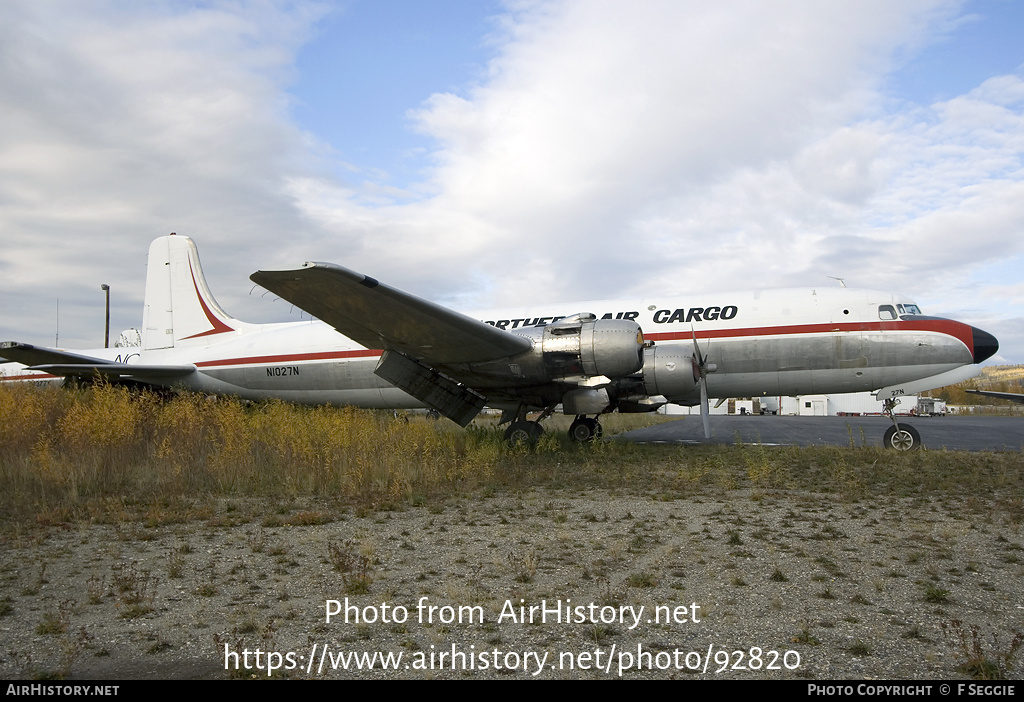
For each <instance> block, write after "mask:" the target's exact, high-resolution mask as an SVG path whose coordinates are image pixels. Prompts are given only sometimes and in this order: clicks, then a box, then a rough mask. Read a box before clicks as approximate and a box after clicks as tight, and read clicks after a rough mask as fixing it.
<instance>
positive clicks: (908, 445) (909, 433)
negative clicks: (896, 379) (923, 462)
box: [882, 397, 921, 451]
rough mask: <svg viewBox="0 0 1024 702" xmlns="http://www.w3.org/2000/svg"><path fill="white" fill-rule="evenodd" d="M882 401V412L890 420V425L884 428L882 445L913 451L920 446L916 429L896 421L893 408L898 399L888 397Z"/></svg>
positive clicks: (919, 437)
mask: <svg viewBox="0 0 1024 702" xmlns="http://www.w3.org/2000/svg"><path fill="white" fill-rule="evenodd" d="M884 402H885V404H884V406H883V409H882V414H884V415H885V416H887V417H888V418H889V419H891V420H892V426H891V427H889V428H888V429H886V430H885V434H884V435H883V437H882V445H883V446H884V447H885V448H891V449H896V450H897V451H915V450H917V449H919V448H921V435H920V434H919V433H918V432H917V429H915V428H914V427H912V426H910V425H909V424H906V423H904V424H902V425H901V424H900V423H899V422H897V421H896V413H895V409H896V405H898V404H899V402H900V401H899V400H897V399H896V398H894V397H890V398H889V399H887V400H885V401H884Z"/></svg>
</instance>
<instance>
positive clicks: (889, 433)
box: [882, 424, 921, 451]
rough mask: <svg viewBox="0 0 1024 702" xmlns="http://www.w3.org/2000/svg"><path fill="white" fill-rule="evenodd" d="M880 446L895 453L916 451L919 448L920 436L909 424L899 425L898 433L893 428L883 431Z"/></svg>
mask: <svg viewBox="0 0 1024 702" xmlns="http://www.w3.org/2000/svg"><path fill="white" fill-rule="evenodd" d="M882 444H883V445H884V446H885V447H886V448H891V449H895V450H897V451H916V450H917V449H919V448H921V435H920V434H918V433H917V429H915V428H914V427H912V426H910V425H909V424H900V429H899V431H896V427H895V426H891V427H889V428H888V429H886V430H885V436H884V437H883V438H882Z"/></svg>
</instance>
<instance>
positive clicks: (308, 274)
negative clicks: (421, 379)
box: [249, 263, 533, 365]
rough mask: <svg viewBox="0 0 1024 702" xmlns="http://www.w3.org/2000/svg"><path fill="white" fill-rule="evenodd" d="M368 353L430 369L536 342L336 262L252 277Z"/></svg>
mask: <svg viewBox="0 0 1024 702" xmlns="http://www.w3.org/2000/svg"><path fill="white" fill-rule="evenodd" d="M249 277H250V278H251V279H252V280H253V282H255V283H258V284H259V285H261V286H263V287H264V288H266V289H267V290H269V291H271V292H272V293H274V294H276V295H280V296H281V297H282V298H284V299H285V300H288V302H291V303H292V304H294V305H296V306H297V307H300V308H302V309H303V310H305V311H306V312H309V314H311V315H313V316H314V317H316V318H318V319H321V320H323V321H324V322H327V323H328V324H330V325H331V326H332V327H334V328H335V329H337V330H338V331H339V332H341V333H342V334H344V335H345V336H347V337H348V338H349V339H352V341H355V342H356V343H357V344H362V345H363V346H365V347H366V348H368V349H394V350H396V351H400V352H401V353H403V354H405V355H406V356H409V357H410V358H415V359H423V360H425V361H426V362H427V363H429V364H431V365H445V364H453V363H473V362H478V361H490V360H494V359H498V358H504V357H506V356H513V355H515V354H518V353H522V352H523V351H528V350H529V349H530V348H531V347H532V346H533V344H532V342H531V341H530V340H529V339H526V338H524V337H521V336H517V335H515V334H510V333H509V332H506V331H504V330H502V329H497V328H495V327H492V326H490V325H489V324H484V323H483V322H481V321H479V320H476V319H473V318H472V317H467V316H466V315H464V314H460V313H459V312H455V311H453V310H450V309H448V308H447V307H442V306H441V305H436V304H434V303H433V302H428V301H426V300H423V299H421V298H418V297H416V296H415V295H410V294H409V293H406V292H402V291H401V290H398V289H396V288H392V287H390V286H389V285H385V284H384V283H381V282H379V281H377V280H374V279H373V278H370V277H369V276H365V275H362V274H360V273H356V272H355V271H350V270H348V269H347V268H343V267H342V266H337V265H335V264H333V263H306V264H305V266H303V267H302V268H300V269H297V270H291V271H257V272H255V273H253V274H252V275H251V276H249Z"/></svg>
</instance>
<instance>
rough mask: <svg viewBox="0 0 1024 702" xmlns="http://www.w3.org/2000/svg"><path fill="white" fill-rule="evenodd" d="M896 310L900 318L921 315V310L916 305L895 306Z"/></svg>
mask: <svg viewBox="0 0 1024 702" xmlns="http://www.w3.org/2000/svg"><path fill="white" fill-rule="evenodd" d="M896 309H897V310H898V311H899V313H900V316H901V317H902V316H904V315H908V314H910V315H914V314H921V308H920V307H918V306H917V305H896Z"/></svg>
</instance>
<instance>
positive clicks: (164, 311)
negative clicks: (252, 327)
mask: <svg viewBox="0 0 1024 702" xmlns="http://www.w3.org/2000/svg"><path fill="white" fill-rule="evenodd" d="M243 326H246V325H245V324H244V323H242V322H239V321H238V320H236V319H233V318H232V317H230V316H229V315H228V314H227V313H226V312H225V311H224V310H223V309H222V308H221V306H220V305H218V304H217V301H216V300H214V299H213V295H212V294H211V293H210V288H209V287H207V285H206V278H205V277H204V276H203V269H202V268H201V267H200V265H199V251H198V249H196V245H195V243H194V242H193V241H192V240H191V239H189V238H188V237H187V236H176V235H174V234H171V235H170V236H162V237H160V238H159V239H157V240H156V241H154V242H153V243H152V244H151V245H150V247H149V268H148V270H147V271H146V302H145V309H144V310H143V314H142V347H143V348H144V349H146V350H150V349H166V348H172V347H180V346H189V345H194V344H206V343H209V342H210V341H212V340H213V338H216V337H217V335H219V334H231V333H235V332H237V331H241V327H243Z"/></svg>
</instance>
